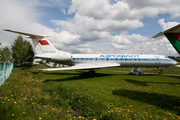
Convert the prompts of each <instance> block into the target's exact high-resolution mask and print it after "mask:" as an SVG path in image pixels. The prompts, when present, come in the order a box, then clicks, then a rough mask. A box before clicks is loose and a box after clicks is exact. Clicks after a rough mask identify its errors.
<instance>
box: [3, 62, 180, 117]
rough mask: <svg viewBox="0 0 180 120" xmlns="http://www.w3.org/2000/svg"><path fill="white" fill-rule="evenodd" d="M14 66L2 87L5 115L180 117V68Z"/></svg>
mask: <svg viewBox="0 0 180 120" xmlns="http://www.w3.org/2000/svg"><path fill="white" fill-rule="evenodd" d="M44 67H45V66H44V65H40V66H35V67H33V68H31V69H26V70H22V69H21V68H14V70H13V72H12V74H11V76H10V77H9V78H8V79H7V80H6V81H5V83H4V84H3V85H2V86H1V87H0V119H4V120H5V119H7V120H9V119H20V120H21V119H36V120H37V119H42V120H44V119H47V120H49V119H63V120H64V119H65V120H69V119H100V120H120V119H145V120H146V119H147V120H148V119H149V120H152V119H160V120H161V119H175V120H177V119H180V75H179V73H180V69H179V68H175V67H172V68H164V69H163V74H164V75H162V76H159V75H158V72H159V71H160V70H155V69H153V68H143V71H144V72H145V75H143V76H134V75H130V74H129V71H130V70H131V69H132V68H123V67H118V68H104V69H100V70H99V71H97V72H96V77H94V78H84V77H83V76H84V74H85V73H86V72H87V71H83V70H76V71H75V70H74V71H52V72H37V71H34V70H33V69H37V68H44Z"/></svg>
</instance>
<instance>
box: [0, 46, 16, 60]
mask: <svg viewBox="0 0 180 120" xmlns="http://www.w3.org/2000/svg"><path fill="white" fill-rule="evenodd" d="M0 61H1V62H9V63H10V62H12V61H13V59H12V52H11V51H10V50H9V48H8V47H4V48H0Z"/></svg>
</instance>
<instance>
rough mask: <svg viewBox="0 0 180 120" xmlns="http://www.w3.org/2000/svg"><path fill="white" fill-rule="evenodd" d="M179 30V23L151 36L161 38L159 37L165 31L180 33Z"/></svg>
mask: <svg viewBox="0 0 180 120" xmlns="http://www.w3.org/2000/svg"><path fill="white" fill-rule="evenodd" d="M179 31H180V24H178V25H176V26H174V27H172V28H170V29H167V30H165V31H162V32H160V33H158V34H156V35H154V36H153V37H151V38H159V37H162V36H164V33H179Z"/></svg>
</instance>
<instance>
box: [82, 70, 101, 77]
mask: <svg viewBox="0 0 180 120" xmlns="http://www.w3.org/2000/svg"><path fill="white" fill-rule="evenodd" d="M98 70H99V69H92V70H89V71H88V72H87V73H86V74H85V75H84V77H86V78H90V77H95V71H98Z"/></svg>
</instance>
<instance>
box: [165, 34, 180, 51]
mask: <svg viewBox="0 0 180 120" xmlns="http://www.w3.org/2000/svg"><path fill="white" fill-rule="evenodd" d="M164 35H165V36H166V37H167V39H168V40H169V42H170V43H171V44H172V45H173V47H174V48H175V49H176V51H177V52H178V53H179V54H180V33H164Z"/></svg>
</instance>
